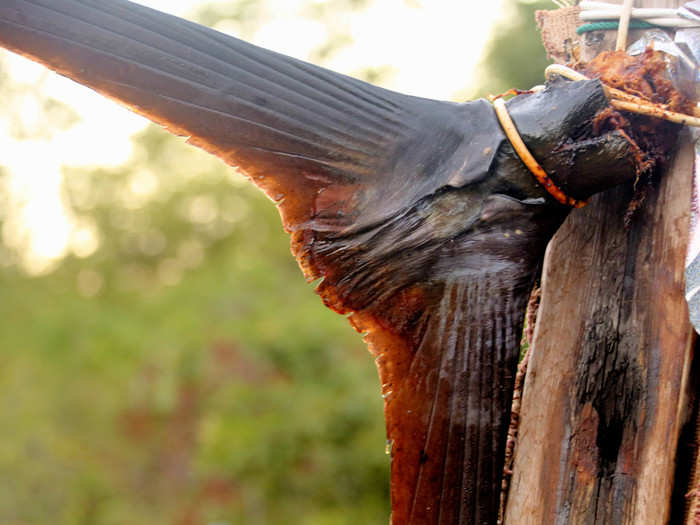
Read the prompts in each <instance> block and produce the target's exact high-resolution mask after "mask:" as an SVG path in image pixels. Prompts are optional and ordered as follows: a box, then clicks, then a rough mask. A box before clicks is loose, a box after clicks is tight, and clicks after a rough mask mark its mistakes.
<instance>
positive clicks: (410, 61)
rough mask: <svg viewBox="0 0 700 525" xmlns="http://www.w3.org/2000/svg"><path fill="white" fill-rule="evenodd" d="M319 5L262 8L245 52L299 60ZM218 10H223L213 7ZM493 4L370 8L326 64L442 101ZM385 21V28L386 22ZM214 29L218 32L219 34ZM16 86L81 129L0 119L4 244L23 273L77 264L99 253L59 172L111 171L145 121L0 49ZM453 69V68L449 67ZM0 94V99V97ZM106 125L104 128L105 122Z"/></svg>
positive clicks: (457, 82)
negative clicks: (58, 105)
mask: <svg viewBox="0 0 700 525" xmlns="http://www.w3.org/2000/svg"><path fill="white" fill-rule="evenodd" d="M310 1H315V2H316V3H321V2H323V0H270V1H268V2H266V5H269V7H268V9H267V13H266V14H267V22H266V23H265V24H264V25H263V26H262V27H261V28H260V29H259V30H258V31H257V32H256V34H255V35H254V37H253V39H252V40H253V43H255V44H258V45H261V46H263V47H267V48H271V49H274V50H276V51H279V52H282V53H285V54H288V55H293V56H296V57H297V58H301V59H306V58H308V55H309V53H310V52H311V51H313V50H314V49H315V48H317V47H318V46H319V45H320V44H322V43H323V42H324V41H325V40H326V36H327V29H326V28H325V27H324V26H323V25H322V24H320V23H319V22H316V21H313V20H308V19H305V18H303V17H302V16H301V15H300V9H301V6H302V5H308V4H309V2H310ZM137 3H141V4H144V5H148V6H150V7H153V8H156V9H159V10H161V11H166V12H169V13H172V14H175V15H178V16H185V17H186V16H187V14H188V13H190V12H192V11H193V10H194V9H195V8H196V7H197V5H202V4H207V3H214V2H208V1H203V0H138V2H137ZM219 3H222V2H219ZM500 4H501V2H500V0H494V1H491V2H478V3H477V2H474V1H471V0H375V1H374V2H371V3H370V5H369V7H368V8H366V9H365V10H363V11H360V12H358V13H356V14H353V15H352V16H351V17H349V18H348V19H347V20H344V21H343V23H344V24H347V25H346V27H348V28H349V30H350V32H351V34H352V36H353V38H354V44H353V45H352V46H348V48H347V49H345V50H344V51H343V52H342V53H340V54H339V55H338V56H336V57H335V58H334V59H333V60H332V61H331V62H330V63H328V64H326V65H327V66H328V67H330V68H331V69H334V70H336V71H340V72H344V73H351V72H352V71H356V70H359V69H361V68H363V67H382V66H390V67H391V68H392V70H394V71H396V74H395V75H394V76H393V77H392V78H391V80H390V81H389V82H387V83H385V84H384V85H385V87H388V88H390V89H394V90H397V91H402V92H406V93H410V94H414V95H420V96H424V97H431V98H440V99H450V98H451V97H452V95H453V94H454V93H455V92H456V91H458V90H460V89H462V88H464V87H465V86H466V85H468V83H469V79H470V77H471V74H472V71H473V69H474V67H475V66H476V64H477V62H478V60H479V58H480V55H481V51H482V48H483V44H484V43H485V42H486V41H487V39H488V34H489V31H490V29H491V27H492V25H493V22H494V21H495V20H496V19H497V17H498V14H499V8H500ZM388 20H391V21H392V22H391V23H390V24H389V23H388V22H387V21H388ZM220 29H222V30H224V29H227V28H220ZM0 59H2V60H5V61H6V62H7V63H8V64H9V73H10V75H11V77H12V79H13V80H14V81H16V82H21V83H23V84H25V85H27V86H28V87H29V86H32V87H33V86H37V85H38V86H40V87H41V89H42V91H43V92H44V93H45V94H46V96H50V97H53V98H56V99H58V100H60V101H62V102H64V103H67V104H68V105H70V106H71V107H73V108H74V110H75V111H76V112H77V113H78V114H79V115H80V117H81V121H80V122H79V123H78V124H76V125H74V126H72V127H70V128H69V129H67V130H65V131H62V132H57V133H55V134H53V135H52V136H50V137H47V138H38V139H32V140H23V141H19V140H16V139H14V138H12V137H10V135H9V129H10V126H11V125H12V123H11V122H9V121H8V119H7V118H5V117H0V151H2V152H3V153H2V155H3V156H2V161H1V162H2V164H3V165H4V166H6V167H8V168H9V169H10V172H11V176H10V178H9V184H10V188H11V190H12V195H13V200H12V202H11V203H10V204H9V205H8V209H6V210H0V213H4V214H6V217H7V219H6V221H5V225H4V227H3V231H2V235H3V240H4V241H5V242H6V243H7V244H9V245H15V246H21V245H26V246H28V249H27V250H26V252H25V253H26V258H25V261H24V263H25V267H26V268H27V270H29V271H30V272H34V273H41V272H43V271H46V270H48V269H50V267H51V266H52V263H53V262H55V261H56V260H58V259H60V257H62V256H63V255H65V254H66V253H67V252H68V251H69V250H72V251H73V252H74V253H76V254H78V255H82V256H86V255H89V254H90V253H92V252H93V251H94V250H95V249H96V248H97V246H98V240H97V239H96V238H95V236H94V233H93V232H91V231H89V228H86V227H85V226H84V225H80V224H76V222H75V221H74V220H73V218H71V217H70V216H69V214H68V212H67V211H66V207H65V206H64V203H63V202H62V200H61V194H60V189H61V184H62V174H61V166H63V165H74V166H85V165H88V166H91V165H100V164H102V165H115V164H120V163H123V162H125V161H126V160H127V159H128V158H129V156H130V154H131V140H130V137H131V135H132V134H134V133H135V132H137V131H139V130H141V129H142V128H143V127H144V126H145V125H146V122H145V120H144V119H142V118H141V117H137V116H135V115H133V114H131V113H130V112H128V111H127V110H125V109H123V108H121V107H119V106H118V105H116V104H115V103H113V102H110V101H107V100H105V99H103V98H102V97H100V96H99V95H96V94H94V93H93V92H92V91H90V90H88V89H86V88H83V87H81V86H78V85H77V84H74V83H73V82H71V81H69V80H67V79H65V78H62V77H59V76H57V75H53V74H49V73H47V72H46V71H45V70H44V68H42V67H41V66H38V65H36V64H33V63H31V62H29V61H27V60H25V59H22V58H20V57H17V56H16V55H11V54H10V53H7V52H5V51H2V50H0ZM454 63H459V64H461V67H460V68H454V66H453V64H454ZM0 94H1V91H0ZM19 115H20V116H19V117H17V116H15V118H21V120H22V124H23V125H24V126H25V127H28V128H29V129H31V128H32V126H36V127H39V126H40V123H41V119H42V115H41V109H40V105H39V103H38V102H37V101H36V98H35V97H32V96H27V97H26V99H25V100H24V101H23V103H22V107H21V111H20V112H19ZM105 122H108V123H109V125H108V126H105V125H104V123H105Z"/></svg>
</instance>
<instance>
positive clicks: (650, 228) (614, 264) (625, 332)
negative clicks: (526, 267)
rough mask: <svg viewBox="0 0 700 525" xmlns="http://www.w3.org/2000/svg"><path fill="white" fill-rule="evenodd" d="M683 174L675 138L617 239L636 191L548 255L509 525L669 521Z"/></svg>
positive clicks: (587, 217)
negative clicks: (673, 151) (669, 157)
mask: <svg viewBox="0 0 700 525" xmlns="http://www.w3.org/2000/svg"><path fill="white" fill-rule="evenodd" d="M676 4H677V2H668V1H651V0H649V1H647V2H637V6H640V7H651V6H655V7H669V6H671V7H673V6H675V5H676ZM613 41H614V39H613ZM692 162H693V151H692V146H691V144H690V141H689V138H688V137H687V136H684V138H682V139H681V143H680V144H679V149H678V153H677V155H676V157H675V159H674V161H673V163H672V165H671V166H670V169H669V170H668V171H667V173H665V174H664V175H663V177H662V179H661V181H660V182H659V183H658V184H657V185H656V186H655V188H654V190H653V191H651V192H650V193H649V195H648V196H647V201H646V202H645V203H644V205H643V206H642V208H641V209H640V210H639V211H638V212H637V213H636V214H635V215H634V216H633V218H632V221H631V224H630V225H629V227H628V228H626V227H625V225H624V222H623V217H624V216H625V212H626V209H627V205H628V203H629V202H630V199H631V198H632V196H633V189H632V188H629V187H625V188H616V189H614V190H612V191H610V192H607V193H605V194H603V195H599V196H598V197H597V198H596V199H594V201H593V202H592V203H591V204H590V205H589V206H588V207H587V208H584V209H582V210H576V211H574V212H573V213H572V214H571V216H570V217H569V219H567V221H566V223H565V224H564V225H563V226H562V228H561V230H560V231H559V232H558V233H557V235H556V236H555V238H554V240H553V241H552V243H551V245H550V248H549V250H548V255H547V259H546V263H545V269H544V274H543V290H542V293H543V298H542V305H541V307H540V313H539V319H538V324H537V327H536V330H535V341H534V348H535V352H534V355H533V356H532V358H531V361H530V370H529V374H528V377H527V380H526V384H525V392H524V396H523V401H522V412H521V418H522V422H521V428H520V441H519V444H518V449H517V452H516V460H515V465H514V472H513V478H512V482H511V492H510V496H509V500H508V507H507V512H506V523H507V524H518V525H523V524H531V523H532V524H545V523H546V524H549V523H556V524H563V523H572V524H573V523H575V524H635V525H646V524H649V525H652V524H653V525H657V524H663V523H666V522H667V521H668V518H669V515H670V499H671V491H672V488H673V486H672V485H673V476H674V470H675V449H676V444H677V441H678V436H679V432H680V428H681V425H682V423H683V420H684V418H685V417H686V414H685V410H684V409H685V406H686V404H687V400H686V397H685V395H684V393H685V384H686V381H687V376H688V372H689V369H690V359H691V354H692V342H693V341H694V335H693V331H692V329H691V326H690V324H689V321H688V315H687V306H686V303H685V300H684V292H683V284H684V275H683V274H684V261H685V250H686V243H687V239H688V227H689V220H688V219H689V207H690V188H691V175H692Z"/></svg>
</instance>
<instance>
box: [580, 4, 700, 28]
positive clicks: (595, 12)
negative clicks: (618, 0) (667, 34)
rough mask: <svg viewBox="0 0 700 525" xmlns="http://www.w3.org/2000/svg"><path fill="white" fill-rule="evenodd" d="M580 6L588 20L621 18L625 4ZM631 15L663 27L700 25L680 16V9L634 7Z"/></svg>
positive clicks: (583, 16) (698, 22) (583, 17)
mask: <svg viewBox="0 0 700 525" xmlns="http://www.w3.org/2000/svg"><path fill="white" fill-rule="evenodd" d="M579 7H580V8H581V15H580V18H581V20H585V21H588V22H590V21H594V20H610V19H611V18H613V19H614V18H620V16H621V15H622V14H623V6H622V5H620V4H609V3H607V2H596V1H584V2H581V3H580V4H579ZM631 17H632V18H633V19H635V20H644V21H646V22H649V23H650V24H653V25H656V26H661V27H681V28H687V27H700V21H696V20H689V19H688V18H686V17H683V16H680V15H679V10H678V9H660V8H633V9H632V12H631Z"/></svg>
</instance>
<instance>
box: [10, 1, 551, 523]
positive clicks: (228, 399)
mask: <svg viewBox="0 0 700 525" xmlns="http://www.w3.org/2000/svg"><path fill="white" fill-rule="evenodd" d="M362 4H363V2H362V1H358V0H354V1H353V0H333V1H331V2H326V3H323V4H318V3H313V4H310V7H309V16H313V17H316V18H319V19H321V20H324V21H325V20H327V21H328V23H329V24H331V23H332V20H333V19H334V18H337V17H338V16H339V13H340V16H342V13H343V12H346V11H347V10H352V9H356V8H358V7H361V6H362ZM505 8H506V9H507V10H508V12H509V15H510V16H509V19H508V20H507V21H505V22H503V24H502V25H501V26H500V27H499V31H498V33H497V34H498V36H497V38H495V39H494V40H493V41H492V42H491V44H490V46H489V48H488V51H487V53H486V56H485V62H484V64H483V65H482V66H481V68H480V72H479V78H480V82H478V85H477V86H476V87H475V86H474V85H473V84H472V85H469V84H468V79H469V78H470V77H471V72H468V71H465V89H464V92H463V93H462V94H459V93H457V94H455V96H456V97H457V98H464V97H466V96H467V95H469V96H470V97H471V96H473V95H474V94H477V93H479V94H484V93H488V92H500V91H504V90H506V89H508V88H510V87H513V86H516V87H529V86H530V85H533V84H535V83H539V82H541V80H540V79H541V74H542V73H541V72H542V68H543V64H545V63H546V62H545V59H544V56H543V52H542V50H541V47H540V45H539V41H538V36H537V33H536V31H535V29H534V23H533V15H532V13H533V11H534V9H535V8H551V5H550V4H549V3H548V2H539V3H532V2H517V1H515V0H510V1H509V2H506V4H505ZM199 15H200V16H199V18H200V20H201V21H202V22H204V23H207V24H213V23H216V22H217V21H220V20H222V19H226V18H229V19H231V18H232V19H235V20H237V21H238V22H240V24H241V27H243V28H244V29H245V30H252V29H253V28H254V27H256V25H257V24H259V23H261V22H262V20H260V18H259V16H258V15H259V10H258V9H257V8H256V2H251V1H249V0H238V1H232V2H229V3H228V4H226V7H225V9H224V8H223V7H221V4H218V5H217V6H213V7H209V8H207V9H205V10H203V11H201V12H200V14H199ZM333 34H334V37H333V38H332V39H331V41H329V42H328V43H327V44H326V45H325V46H324V47H323V49H319V50H318V53H317V58H318V60H319V61H321V60H323V59H324V57H327V56H330V55H331V54H332V53H334V52H335V51H336V50H337V49H339V48H341V47H342V46H345V45H352V42H351V41H349V40H348V37H347V35H344V34H342V32H338V31H336V32H334V33H333ZM358 74H360V75H365V77H369V78H371V79H372V80H374V81H377V80H381V78H380V77H381V72H377V71H365V72H358ZM378 77H379V78H378ZM0 89H1V90H2V93H3V97H4V98H5V100H12V96H13V86H12V85H11V84H9V82H8V80H7V78H6V77H0ZM45 109H46V111H47V112H53V113H54V114H55V116H54V118H53V119H52V122H53V123H54V125H57V126H68V125H70V123H71V122H72V119H73V118H74V116H73V115H71V113H70V111H67V110H66V109H65V108H62V107H61V105H60V102H58V101H48V102H47V103H46V108H45ZM12 110H13V109H12V106H11V104H8V105H6V106H5V108H4V111H12ZM39 132H41V131H39ZM15 133H16V134H18V135H21V134H22V133H25V134H27V133H28V132H27V131H26V130H15ZM34 133H36V131H35V132H34ZM135 140H136V143H137V144H138V148H137V150H136V154H135V155H134V157H133V158H132V159H131V161H129V162H128V163H127V164H126V165H124V166H121V167H120V168H118V169H112V170H104V169H98V170H96V171H86V170H75V169H71V170H68V172H67V173H66V183H65V187H64V191H65V195H66V197H67V199H68V200H69V202H70V203H71V207H72V209H73V212H74V213H75V215H76V216H77V217H78V218H80V220H82V221H84V222H86V223H89V224H91V225H92V226H93V227H94V228H95V230H96V231H98V232H99V237H100V239H101V244H100V247H99V249H98V250H97V251H96V252H95V253H94V254H93V255H91V256H90V257H88V258H83V259H78V258H75V257H67V258H66V259H64V260H63V261H62V262H61V264H60V265H59V266H58V267H57V268H56V269H55V270H54V271H53V272H51V273H50V274H48V275H44V276H41V277H29V276H27V275H25V274H24V273H23V272H22V270H21V269H20V267H19V266H18V264H16V262H17V260H18V258H19V255H18V254H17V253H13V251H12V249H11V248H10V247H8V246H4V247H3V248H2V252H1V255H2V260H3V261H4V262H5V264H4V265H3V266H2V267H0V289H1V290H2V301H0V349H1V352H0V385H1V388H2V396H0V429H1V430H2V434H3V439H2V442H1V443H0V525H5V524H8V525H9V524H17V525H19V524H52V525H68V524H71V525H72V524H76V525H77V524H86V525H87V524H115V525H116V524H131V523H134V524H137V523H138V524H154V525H158V524H183V525H184V524H200V523H202V524H204V523H211V524H214V523H218V524H223V523H230V524H234V523H235V524H238V523H241V524H287V523H299V524H308V525H323V524H344V523H347V524H351V523H352V524H354V523H362V524H373V523H377V524H384V523H387V520H388V509H389V501H388V482H389V457H388V456H387V455H385V451H384V424H383V418H382V399H381V397H380V395H379V385H378V382H377V378H376V371H375V369H374V365H373V363H372V359H371V358H370V356H369V355H368V354H367V352H366V350H365V348H364V344H363V343H362V341H361V340H360V337H359V336H358V335H357V334H355V333H354V332H353V331H352V329H351V328H350V327H349V326H348V324H347V322H346V321H345V320H344V319H343V318H342V317H340V316H337V315H336V314H333V313H332V312H330V311H328V310H326V309H325V308H324V307H323V306H322V305H321V302H320V301H319V300H318V298H317V297H316V296H315V294H314V293H313V291H312V288H311V286H310V285H308V284H307V283H305V282H304V280H303V278H302V276H301V273H300V272H299V270H298V268H297V267H296V263H295V262H294V260H293V259H292V257H291V256H290V255H289V250H288V239H287V238H286V235H285V234H284V233H283V232H282V230H281V228H280V225H279V217H278V215H277V212H276V210H275V209H274V207H273V206H272V205H271V204H270V203H269V202H268V201H267V200H266V199H265V198H264V197H263V196H262V195H261V194H260V193H259V192H258V191H257V190H255V189H254V188H253V187H252V186H249V185H248V184H247V183H245V182H244V181H243V179H242V178H240V177H239V176H238V175H236V174H235V173H234V172H233V171H232V170H231V169H230V168H228V167H226V166H224V165H223V164H222V163H220V162H219V161H218V160H216V159H213V158H210V157H209V156H207V155H206V154H204V153H202V152H200V151H199V150H196V149H195V148H191V147H184V146H183V144H182V140H180V139H177V138H175V137H172V136H170V135H167V134H166V133H164V132H162V131H161V130H160V129H158V128H156V127H151V128H149V129H148V130H147V131H145V132H144V133H142V134H141V135H140V136H139V137H136V139H135ZM2 174H3V172H2V171H1V170H0V183H1V182H2V176H3V175H2ZM144 176H145V177H146V178H147V180H148V181H150V183H151V184H156V188H157V189H156V191H155V192H154V193H153V194H152V196H150V197H148V198H136V196H135V195H134V192H133V187H134V184H138V182H139V177H144ZM0 188H5V185H4V184H0ZM3 191H6V190H5V189H3ZM6 198H7V195H2V194H0V207H2V206H3V204H2V203H3V202H6ZM1 217H4V214H3V213H0V218H1Z"/></svg>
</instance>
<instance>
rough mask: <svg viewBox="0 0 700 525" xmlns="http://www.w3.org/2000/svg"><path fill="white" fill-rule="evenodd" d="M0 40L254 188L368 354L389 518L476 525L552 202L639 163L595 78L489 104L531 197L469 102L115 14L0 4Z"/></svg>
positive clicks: (561, 213) (645, 162) (32, 0)
mask: <svg viewBox="0 0 700 525" xmlns="http://www.w3.org/2000/svg"><path fill="white" fill-rule="evenodd" d="M0 46H3V47H6V48H7V49H9V50H11V51H15V52H17V53H19V54H21V55H24V56H26V57H29V58H31V59H33V60H36V61H38V62H41V63H42V64H44V65H46V66H47V67H48V68H50V69H52V70H54V71H56V72H58V73H60V74H62V75H65V76H68V77H70V78H72V79H74V80H75V81H77V82H79V83H81V84H84V85H86V86H89V87H91V88H92V89H94V90H96V91H98V92H99V93H102V94H103V95H105V96H107V97H109V98H111V99H114V100H117V101H119V102H120V103H122V104H124V105H126V106H127V107H129V108H131V109H132V110H134V111H135V112H137V113H139V114H141V115H145V116H146V117H148V118H149V119H151V120H153V121H154V122H157V123H159V124H161V125H162V126H164V127H165V128H166V129H168V130H169V131H171V132H172V133H175V134H177V135H184V136H187V137H189V138H188V142H190V143H191V144H194V145H196V146H199V147H201V148H203V149H205V150H207V151H209V152H210V153H213V154H215V155H217V156H219V157H221V158H222V159H224V160H225V161H226V162H228V163H229V164H231V165H232V166H236V167H237V168H239V169H240V170H241V171H242V172H243V173H244V174H245V175H247V177H248V178H249V179H250V180H251V181H252V182H253V183H255V184H256V185H257V186H258V187H260V188H261V189H262V190H263V191H265V193H266V194H267V195H268V196H269V197H270V198H271V199H272V200H273V201H274V202H275V203H276V204H277V206H278V208H279V211H280V214H281V217H282V222H283V225H284V228H285V229H286V230H287V232H289V234H290V236H291V249H292V253H293V254H294V256H295V257H296V258H297V260H298V262H299V265H300V267H301V269H302V270H303V272H304V275H305V276H306V279H307V280H309V281H314V280H318V279H321V282H320V284H319V285H318V287H317V288H316V291H317V293H318V294H319V295H320V296H321V297H322V299H323V301H324V303H325V304H326V305H327V306H328V307H330V308H332V309H334V310H335V311H337V312H339V313H342V314H345V315H349V320H350V322H351V323H352V325H353V326H354V327H355V328H356V329H357V330H358V331H359V332H361V333H362V334H363V335H364V339H365V341H366V342H367V344H368V346H369V349H370V351H371V352H372V354H373V355H374V356H375V358H376V363H377V367H378V370H379V376H380V380H381V385H382V386H381V388H382V394H383V397H384V399H385V416H386V425H387V434H388V439H389V440H390V443H391V454H392V464H391V499H392V523H394V524H395V525H404V524H422V525H426V524H428V525H429V524H445V525H447V524H449V525H454V524H464V525H467V524H469V525H473V524H488V525H491V524H493V523H495V521H496V514H497V510H498V502H499V491H500V485H501V477H502V470H503V456H504V449H505V443H506V433H507V428H508V422H509V414H510V412H509V411H510V404H511V396H512V390H513V379H514V375H515V368H516V365H517V361H518V354H519V348H520V346H519V343H520V334H521V330H522V324H523V319H524V310H525V306H526V303H527V299H528V296H529V294H530V290H531V287H532V284H533V281H534V280H535V279H536V277H537V275H538V272H539V268H540V265H541V262H542V259H543V255H544V250H545V247H546V245H547V242H548V241H549V239H550V238H551V236H552V235H553V233H554V232H555V231H556V229H557V228H558V226H559V225H560V224H561V222H562V221H563V219H564V218H565V217H566V215H567V213H568V212H569V209H570V207H569V206H568V205H566V204H562V203H561V202H559V201H558V200H557V198H555V196H553V195H554V194H555V192H553V191H552V190H553V188H554V189H557V190H558V191H559V192H560V193H561V194H562V195H565V196H566V199H568V201H566V200H565V202H570V203H578V202H583V201H585V200H586V199H588V198H589V197H590V196H591V195H593V194H594V193H596V192H599V191H601V190H604V189H606V188H608V187H611V186H614V185H616V184H620V183H622V182H625V181H630V180H632V179H634V178H635V177H636V176H637V175H638V174H639V171H640V170H641V169H643V168H645V167H649V165H650V164H651V163H652V162H653V161H654V160H655V159H654V158H653V157H654V155H656V153H654V154H653V155H651V154H647V151H646V150H644V149H640V147H639V146H637V144H635V142H634V140H633V139H631V138H630V135H629V133H626V132H625V131H623V130H621V129H620V124H619V122H618V120H619V119H618V120H616V117H615V115H616V113H615V112H614V111H611V108H610V106H609V103H608V99H607V98H606V94H605V90H604V89H603V87H602V86H601V84H600V82H599V81H597V80H589V81H579V82H569V81H566V80H561V79H559V80H556V79H555V80H553V81H551V82H550V83H549V84H548V85H547V86H546V87H545V89H543V90H541V91H539V92H536V93H529V94H523V95H520V96H516V97H514V98H513V99H511V100H510V101H509V102H508V103H507V104H506V107H507V112H508V113H509V114H510V117H511V118H512V121H513V122H514V124H515V126H516V127H517V130H518V132H519V135H520V137H522V140H523V141H524V143H525V145H526V146H527V148H528V149H529V151H530V152H531V154H532V156H533V157H534V158H535V159H537V161H538V162H539V164H540V165H541V167H542V168H543V169H544V172H546V174H547V176H548V177H549V182H548V183H545V184H541V183H540V182H538V181H537V180H536V178H535V177H534V176H533V174H532V173H531V171H530V170H529V169H528V168H527V167H526V166H525V164H524V163H523V161H522V160H521V158H520V156H519V155H518V154H517V153H516V151H515V150H514V148H513V146H512V145H511V142H510V141H509V140H508V138H507V137H506V135H505V134H504V132H503V129H502V127H501V124H500V123H499V120H498V118H497V116H496V113H495V111H494V109H493V107H492V105H491V104H490V103H489V102H488V101H485V100H477V101H473V102H467V103H452V102H442V101H436V100H427V99H423V98H417V97H412V96H407V95H403V94H400V93H395V92H392V91H388V90H386V89H382V88H379V87H376V86H373V85H370V84H368V83H365V82H362V81H360V80H356V79H354V78H350V77H347V76H344V75H341V74H338V73H334V72H331V71H328V70H326V69H323V68H320V67H317V66H315V65H312V64H309V63H306V62H303V61H300V60H296V59H293V58H290V57H287V56H284V55H281V54H278V53H274V52H272V51H268V50H265V49H261V48H259V47H256V46H254V45H251V44H248V43H246V42H243V41H241V40H238V39H236V38H233V37H230V36H227V35H224V34H221V33H219V32H217V31H214V30H211V29H208V28H206V27H202V26H200V25H197V24H194V23H191V22H188V21H186V20H182V19H179V18H176V17H173V16H169V15H166V14H163V13H160V12H158V11H154V10H152V9H148V8H145V7H142V6H139V5H137V4H133V3H130V2H128V1H125V0H3V2H2V3H0ZM674 129H675V128H674ZM550 184H551V186H553V187H548V185H550ZM543 402H545V400H543Z"/></svg>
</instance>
